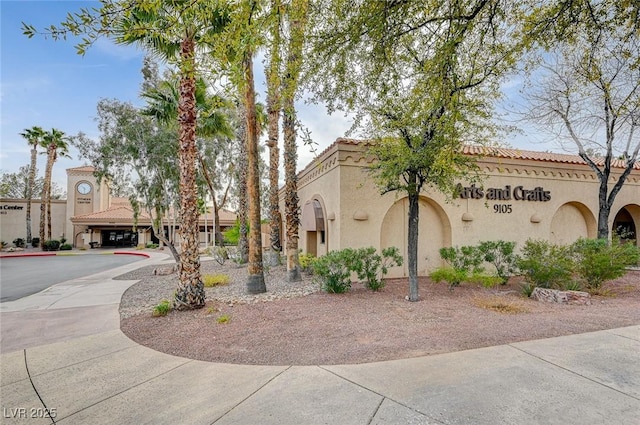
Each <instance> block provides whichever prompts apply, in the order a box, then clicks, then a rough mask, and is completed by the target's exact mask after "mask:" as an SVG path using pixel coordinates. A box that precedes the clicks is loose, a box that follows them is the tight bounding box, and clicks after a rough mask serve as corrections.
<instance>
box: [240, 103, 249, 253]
mask: <svg viewBox="0 0 640 425" xmlns="http://www.w3.org/2000/svg"><path fill="white" fill-rule="evenodd" d="M238 113H239V115H240V116H239V129H238V140H239V141H240V153H239V158H238V224H239V231H240V232H239V233H240V237H239V238H238V253H239V255H240V262H241V263H242V264H244V263H247V262H249V240H248V233H249V226H248V216H249V212H248V211H249V205H248V202H247V141H246V140H247V112H246V107H245V105H244V103H241V104H240V105H239V111H238Z"/></svg>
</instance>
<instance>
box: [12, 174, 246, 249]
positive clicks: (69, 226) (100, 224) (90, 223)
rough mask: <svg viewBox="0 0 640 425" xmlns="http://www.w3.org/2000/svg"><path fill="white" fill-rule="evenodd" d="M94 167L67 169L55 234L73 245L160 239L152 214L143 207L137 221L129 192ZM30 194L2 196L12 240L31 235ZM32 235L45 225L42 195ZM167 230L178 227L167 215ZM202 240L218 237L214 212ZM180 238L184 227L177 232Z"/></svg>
mask: <svg viewBox="0 0 640 425" xmlns="http://www.w3.org/2000/svg"><path fill="white" fill-rule="evenodd" d="M94 171H95V169H94V168H93V167H88V166H85V167H76V168H69V169H67V199H66V200H53V201H52V214H51V215H52V220H51V222H52V231H51V237H52V239H60V238H62V237H64V238H65V239H66V240H67V243H70V244H72V245H73V246H74V247H91V246H102V247H121V246H135V245H137V244H146V243H148V242H157V241H158V239H157V238H156V236H155V235H154V234H153V229H152V227H151V219H150V217H149V215H148V214H147V213H145V212H141V214H140V216H139V217H138V220H137V222H135V221H134V212H133V208H132V207H131V204H130V203H129V201H128V199H126V198H117V197H113V196H111V193H110V191H109V187H108V185H107V184H106V182H105V181H102V182H101V183H98V181H97V179H96V178H95V177H94V175H93V172H94ZM26 204H27V202H26V200H24V199H0V212H1V214H0V224H1V227H0V238H1V240H3V241H5V242H8V243H11V242H12V241H13V240H14V239H16V238H26ZM31 220H32V225H31V229H32V236H34V237H37V236H38V233H39V225H40V200H38V199H36V200H33V201H32V206H31ZM235 220H236V215H235V214H234V213H232V212H230V211H227V210H222V211H220V225H221V227H222V229H223V230H224V229H226V228H228V227H231V226H233V225H234V223H235ZM165 222H166V224H165V225H164V231H165V232H166V233H167V234H168V233H169V232H171V231H173V230H174V229H179V224H177V225H176V226H172V225H171V222H168V221H165ZM199 225H200V242H201V243H205V241H207V242H208V243H211V241H212V240H213V213H212V212H208V214H206V216H205V215H204V214H203V215H201V216H200V219H199ZM177 237H178V238H179V232H178V233H177Z"/></svg>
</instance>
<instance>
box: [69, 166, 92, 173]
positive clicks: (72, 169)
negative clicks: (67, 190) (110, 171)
mask: <svg viewBox="0 0 640 425" xmlns="http://www.w3.org/2000/svg"><path fill="white" fill-rule="evenodd" d="M67 171H86V172H89V173H93V172H94V171H96V169H95V167H92V166H90V165H83V166H81V167H73V168H67Z"/></svg>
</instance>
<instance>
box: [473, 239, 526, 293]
mask: <svg viewBox="0 0 640 425" xmlns="http://www.w3.org/2000/svg"><path fill="white" fill-rule="evenodd" d="M515 247H516V243H515V242H506V241H484V242H480V245H478V250H479V251H480V254H481V256H482V259H483V260H484V261H486V262H487V263H490V264H492V265H493V266H494V267H495V269H496V274H497V275H498V276H499V277H500V280H501V281H500V284H502V285H506V284H507V282H508V281H509V278H510V277H511V276H513V275H514V274H515V272H516V271H517V270H518V266H517V260H518V257H517V256H516V255H515V253H514V250H515Z"/></svg>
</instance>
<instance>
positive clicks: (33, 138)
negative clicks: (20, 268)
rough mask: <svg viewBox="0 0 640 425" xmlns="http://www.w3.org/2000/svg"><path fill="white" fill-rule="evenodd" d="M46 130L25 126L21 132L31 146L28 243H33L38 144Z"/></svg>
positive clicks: (28, 188)
mask: <svg viewBox="0 0 640 425" xmlns="http://www.w3.org/2000/svg"><path fill="white" fill-rule="evenodd" d="M44 134H45V133H44V130H43V129H42V128H41V127H37V126H34V127H31V128H25V130H24V132H22V133H20V135H21V136H22V137H24V138H25V139H26V140H27V143H28V144H29V146H31V164H30V166H29V172H28V175H29V182H28V184H27V193H26V199H27V212H26V214H27V223H26V225H27V243H31V237H32V236H31V199H32V198H33V192H34V190H33V189H34V187H33V185H34V182H35V179H36V166H37V161H38V146H40V145H41V143H42V138H43V137H44Z"/></svg>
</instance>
